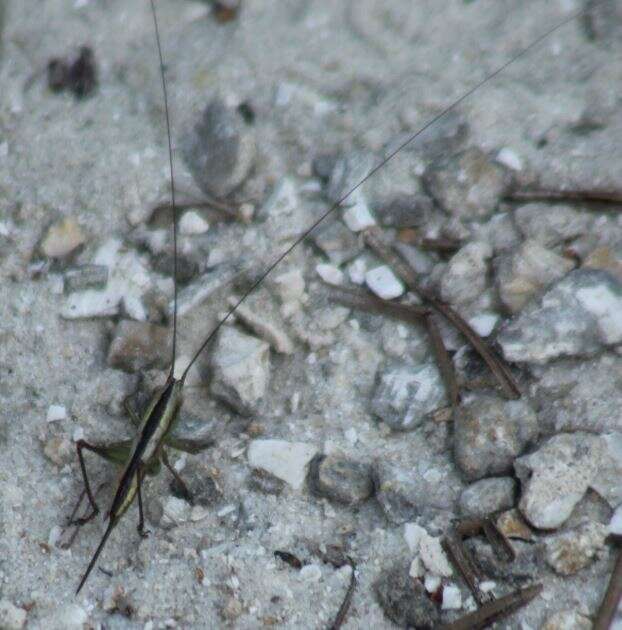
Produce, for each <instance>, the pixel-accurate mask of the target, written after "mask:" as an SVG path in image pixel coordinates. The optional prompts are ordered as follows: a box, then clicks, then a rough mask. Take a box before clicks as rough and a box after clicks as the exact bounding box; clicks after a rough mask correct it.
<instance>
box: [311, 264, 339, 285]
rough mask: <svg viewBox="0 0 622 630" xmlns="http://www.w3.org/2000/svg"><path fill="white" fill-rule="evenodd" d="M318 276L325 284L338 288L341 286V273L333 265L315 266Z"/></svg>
mask: <svg viewBox="0 0 622 630" xmlns="http://www.w3.org/2000/svg"><path fill="white" fill-rule="evenodd" d="M315 270H316V271H317V274H318V276H320V278H322V280H324V282H326V283H327V284H332V285H334V286H338V285H340V284H343V271H341V269H339V268H338V267H335V265H327V264H325V263H322V264H319V265H317V266H316V268H315Z"/></svg>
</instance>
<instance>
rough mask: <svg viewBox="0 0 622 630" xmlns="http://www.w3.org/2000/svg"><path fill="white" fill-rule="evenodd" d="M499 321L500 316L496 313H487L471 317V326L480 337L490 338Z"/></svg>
mask: <svg viewBox="0 0 622 630" xmlns="http://www.w3.org/2000/svg"><path fill="white" fill-rule="evenodd" d="M499 319H500V318H499V315H497V314H496V313H490V312H487V313H486V312H485V313H480V314H479V315H475V316H474V317H470V318H469V325H470V326H471V328H472V329H473V330H474V331H475V332H476V333H477V334H478V335H479V336H480V337H488V336H490V334H491V333H492V331H493V330H494V329H495V326H496V325H497V322H498V321H499Z"/></svg>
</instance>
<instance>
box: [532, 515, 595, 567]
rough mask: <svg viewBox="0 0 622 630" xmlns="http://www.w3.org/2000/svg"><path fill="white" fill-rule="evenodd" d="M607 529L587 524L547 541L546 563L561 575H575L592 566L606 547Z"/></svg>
mask: <svg viewBox="0 0 622 630" xmlns="http://www.w3.org/2000/svg"><path fill="white" fill-rule="evenodd" d="M606 537H607V527H606V526H605V525H601V524H600V523H594V522H587V523H584V524H583V525H580V526H579V527H576V528H574V529H571V530H568V531H565V532H563V533H561V534H558V535H556V536H553V537H552V538H548V539H547V540H546V543H545V544H546V561H547V563H548V565H549V566H550V567H551V568H552V569H553V570H554V571H555V572H556V573H559V575H574V574H575V573H578V572H579V571H581V569H584V568H585V567H587V566H588V565H589V564H591V563H592V562H593V561H594V559H595V558H596V555H597V554H598V552H600V551H602V549H603V548H604V546H605V538H606Z"/></svg>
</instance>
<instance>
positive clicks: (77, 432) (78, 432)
mask: <svg viewBox="0 0 622 630" xmlns="http://www.w3.org/2000/svg"><path fill="white" fill-rule="evenodd" d="M71 437H72V439H73V441H74V442H79V441H80V440H83V439H84V429H83V428H82V427H76V428H75V429H74V431H73V435H72V436H71Z"/></svg>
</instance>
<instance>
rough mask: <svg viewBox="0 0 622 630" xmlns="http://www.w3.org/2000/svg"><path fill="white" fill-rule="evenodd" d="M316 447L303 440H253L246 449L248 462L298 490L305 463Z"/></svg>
mask: <svg viewBox="0 0 622 630" xmlns="http://www.w3.org/2000/svg"><path fill="white" fill-rule="evenodd" d="M315 453H316V448H315V447H314V446H312V445H311V444H305V443H303V442H286V441H285V440H253V441H252V442H251V443H250V445H249V447H248V451H247V458H248V463H249V465H250V466H252V467H253V468H261V469H263V470H265V471H267V472H269V473H270V474H272V475H274V476H275V477H278V478H279V479H282V480H283V481H285V482H286V483H288V484H289V485H290V486H291V487H292V488H294V490H300V489H301V488H302V486H303V485H304V481H305V477H306V476H307V465H308V464H309V462H310V461H311V460H312V459H313V457H314V455H315Z"/></svg>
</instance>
